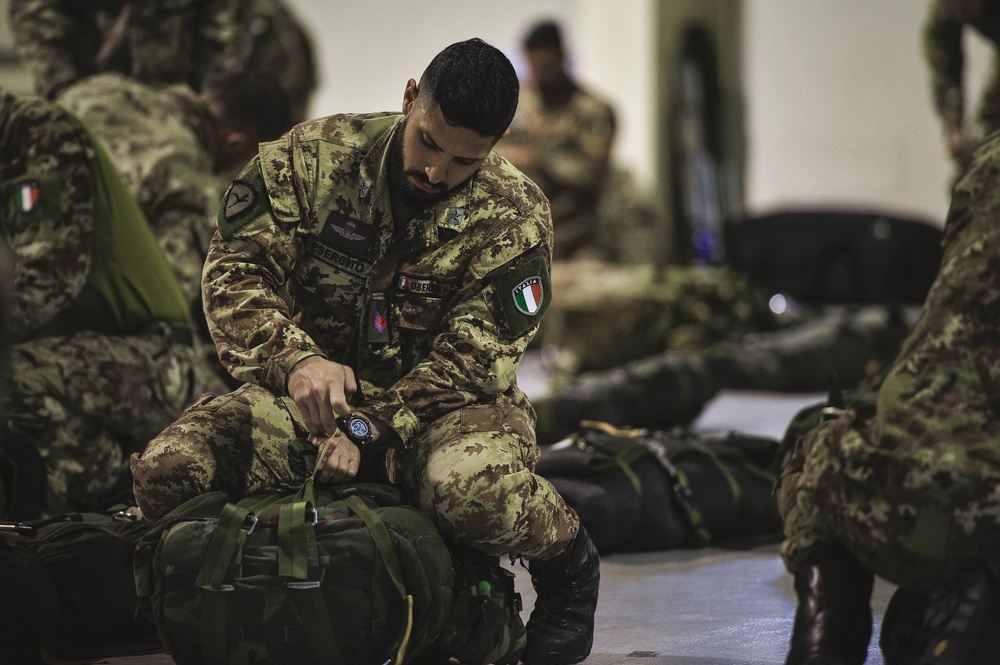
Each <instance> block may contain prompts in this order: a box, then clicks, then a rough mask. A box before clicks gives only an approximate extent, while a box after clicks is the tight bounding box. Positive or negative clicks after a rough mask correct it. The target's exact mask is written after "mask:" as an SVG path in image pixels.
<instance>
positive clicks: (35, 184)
mask: <svg viewBox="0 0 1000 665" xmlns="http://www.w3.org/2000/svg"><path fill="white" fill-rule="evenodd" d="M0 197H2V198H3V205H5V206H6V208H7V210H8V211H9V214H10V217H11V219H18V218H24V219H56V218H58V217H59V215H60V212H61V210H62V200H61V199H60V187H59V178H58V176H55V175H53V174H51V173H46V174H41V175H26V176H21V177H19V178H15V179H13V180H10V181H7V182H5V183H3V184H2V185H0Z"/></svg>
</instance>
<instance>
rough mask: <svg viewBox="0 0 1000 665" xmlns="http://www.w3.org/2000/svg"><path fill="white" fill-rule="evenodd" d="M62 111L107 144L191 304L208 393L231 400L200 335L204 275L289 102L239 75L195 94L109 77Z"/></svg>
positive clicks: (93, 82) (68, 96)
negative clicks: (225, 212)
mask: <svg viewBox="0 0 1000 665" xmlns="http://www.w3.org/2000/svg"><path fill="white" fill-rule="evenodd" d="M57 101H58V103H59V104H61V105H63V106H65V107H66V108H67V109H69V110H70V111H71V112H72V113H73V114H74V115H75V116H76V117H77V118H79V119H80V120H81V121H83V123H84V124H85V125H86V126H87V128H88V129H89V130H90V131H91V132H93V133H94V135H95V136H96V137H97V138H98V139H99V140H100V141H101V143H102V144H103V145H104V147H105V149H106V150H107V151H108V153H109V155H110V156H111V158H112V160H113V161H114V163H115V166H117V167H118V170H119V172H120V173H121V174H122V177H123V179H124V181H125V184H126V185H128V187H129V190H131V192H132V194H133V195H134V196H135V198H136V200H137V201H138V202H139V206H140V207H141V208H142V211H143V212H144V213H145V215H146V219H147V220H148V221H149V223H150V224H151V225H152V227H153V232H154V233H155V234H156V237H157V239H158V240H159V241H160V245H161V246H162V247H163V249H164V250H165V251H166V253H167V256H168V258H169V259H170V263H171V265H172V266H173V268H174V272H175V273H176V274H177V275H178V277H179V279H180V282H181V286H182V287H183V289H184V295H185V297H186V298H187V299H188V302H189V303H191V313H192V318H193V319H194V321H195V322H196V327H197V330H198V331H199V334H198V335H196V336H195V344H196V347H197V348H198V349H199V353H198V357H199V359H200V360H201V361H202V362H201V363H200V368H201V372H200V373H199V374H200V379H201V380H202V381H203V382H204V383H203V386H202V387H203V389H204V390H207V391H210V392H215V393H221V392H227V391H228V390H229V388H232V387H235V386H234V385H229V386H228V387H227V383H228V382H229V375H228V373H227V372H226V371H225V370H224V368H223V367H222V366H221V364H220V363H219V360H218V355H217V354H216V352H215V344H214V343H213V342H212V340H211V338H210V336H209V335H208V329H207V328H206V327H205V325H204V314H203V311H202V310H203V308H202V298H201V271H202V267H203V266H204V265H205V257H206V256H207V255H208V243H209V241H210V240H211V237H212V233H213V232H214V231H215V219H216V217H217V215H218V211H219V201H220V200H221V199H222V195H223V194H224V193H225V189H226V187H227V186H228V183H229V182H231V181H232V178H233V176H234V175H236V173H237V172H238V169H241V168H242V167H243V165H245V164H246V163H247V161H248V160H249V159H250V158H252V157H253V156H254V155H255V154H256V153H257V144H258V143H259V142H260V141H269V140H273V139H275V138H277V137H278V136H280V135H281V134H282V133H284V132H285V131H287V130H288V128H289V127H290V126H291V124H292V123H291V119H290V104H289V100H288V98H287V95H284V94H282V90H281V88H279V87H278V86H277V85H276V84H274V83H273V82H271V80H270V79H264V78H261V77H255V76H244V75H239V74H228V75H225V76H222V77H219V78H217V79H215V80H214V81H213V82H211V83H210V84H209V85H208V86H207V87H206V89H205V90H204V91H202V92H201V93H195V92H194V91H193V90H192V89H191V88H190V87H189V86H187V85H184V84H178V85H174V86H167V87H154V86H150V85H147V84H145V83H143V82H142V81H139V80H138V79H133V78H130V77H128V76H124V75H122V74H117V73H107V74H96V75H94V76H89V77H87V78H85V79H82V80H81V81H78V82H76V83H74V84H73V85H71V86H70V87H68V88H66V89H65V90H64V91H63V92H62V93H61V94H60V95H59V96H58V98H57ZM234 170H236V171H235V172H234Z"/></svg>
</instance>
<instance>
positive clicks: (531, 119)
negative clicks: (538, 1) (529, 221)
mask: <svg viewBox="0 0 1000 665" xmlns="http://www.w3.org/2000/svg"><path fill="white" fill-rule="evenodd" d="M524 52H525V55H526V57H527V61H528V66H529V68H530V71H531V77H530V79H529V80H527V81H525V82H524V83H523V84H522V86H521V100H520V102H519V104H518V110H517V115H516V116H515V117H514V122H513V123H511V127H510V134H509V135H508V136H507V137H506V138H504V139H503V140H502V141H500V143H498V144H497V152H499V153H500V154H502V155H503V156H504V157H506V158H507V159H509V160H510V161H511V163H512V164H514V166H516V167H517V168H518V169H520V170H521V171H523V172H524V174H525V175H527V176H528V177H529V178H531V179H532V180H533V181H534V182H535V183H536V184H537V185H538V186H539V187H541V188H542V191H543V192H544V193H545V196H547V197H548V199H549V201H550V203H551V205H552V225H553V229H554V231H555V243H554V245H553V252H554V253H553V258H554V259H557V260H558V259H568V258H580V257H584V256H585V257H588V258H601V259H605V258H613V257H614V253H613V252H609V251H606V248H602V247H600V246H598V245H596V244H595V241H596V240H597V239H598V238H599V237H600V234H599V233H597V228H596V227H597V209H598V202H599V200H600V196H601V192H602V191H603V185H604V182H605V181H606V179H607V177H608V173H609V164H610V160H611V148H612V145H613V142H614V137H615V113H614V109H613V108H612V107H611V105H610V104H608V103H607V102H606V101H604V100H603V99H601V98H600V97H598V96H597V95H596V94H594V93H593V92H592V91H590V90H588V89H587V88H585V87H583V86H582V85H580V83H579V82H578V81H576V80H574V79H573V77H572V76H571V75H570V73H569V71H568V69H567V62H566V52H565V50H564V49H563V43H562V35H561V32H560V29H559V26H558V25H556V24H555V23H552V22H548V21H547V22H544V23H540V24H538V25H537V26H535V27H534V28H533V29H532V30H531V31H530V32H529V34H528V35H527V37H525V40H524Z"/></svg>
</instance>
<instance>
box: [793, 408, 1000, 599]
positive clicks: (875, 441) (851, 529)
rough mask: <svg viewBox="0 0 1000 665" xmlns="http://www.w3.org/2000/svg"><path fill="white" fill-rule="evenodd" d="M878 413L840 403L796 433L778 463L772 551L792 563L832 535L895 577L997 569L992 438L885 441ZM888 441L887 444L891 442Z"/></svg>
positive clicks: (998, 521) (998, 459)
mask: <svg viewBox="0 0 1000 665" xmlns="http://www.w3.org/2000/svg"><path fill="white" fill-rule="evenodd" d="M880 425H881V423H880V422H879V418H878V416H877V415H874V414H872V413H869V414H867V415H865V414H861V413H859V412H857V411H852V410H848V411H844V412H843V413H842V414H841V415H840V416H839V417H838V418H836V419H834V420H828V421H825V422H823V423H821V424H820V425H818V426H817V427H815V428H813V429H812V430H810V431H808V433H807V434H805V435H804V436H803V437H801V438H800V439H799V440H798V442H797V444H796V447H795V449H794V452H793V453H792V455H791V456H790V458H789V459H788V461H787V462H786V463H785V465H784V469H783V473H782V477H781V481H780V509H781V514H782V518H783V520H784V530H785V541H784V542H783V543H782V546H781V555H782V558H783V559H784V561H785V564H786V566H787V568H788V569H789V570H790V571H794V570H795V568H796V566H797V564H798V562H799V561H800V560H801V557H802V556H803V555H804V554H805V553H806V551H807V550H808V549H809V548H810V547H811V546H813V545H815V544H817V543H821V542H833V541H835V542H839V543H842V544H843V545H844V546H846V547H847V548H848V549H849V550H850V551H851V552H852V553H853V554H854V555H855V556H856V557H857V558H858V559H859V560H860V561H861V563H862V564H863V565H865V566H866V567H867V568H868V569H869V570H871V571H872V572H874V573H875V574H877V575H880V576H882V577H884V578H886V579H888V580H890V581H892V582H895V583H896V584H901V585H912V584H916V583H919V582H927V581H929V580H940V579H945V578H946V577H947V576H948V574H949V573H950V572H953V571H954V570H955V569H956V568H957V567H959V566H961V565H962V564H963V563H966V562H969V561H976V562H978V563H986V564H987V565H988V566H990V568H991V569H992V572H993V573H994V574H997V573H1000V557H998V554H1000V489H998V488H1000V446H998V445H997V443H998V442H997V441H996V440H989V439H988V438H987V437H981V438H980V440H979V442H978V443H972V444H970V445H967V446H964V445H963V446H962V447H961V448H959V447H957V446H955V445H930V443H931V441H933V439H935V438H941V437H943V438H944V439H946V440H951V441H955V440H956V439H960V433H955V434H956V436H954V437H952V436H950V435H949V432H947V431H942V432H932V433H918V430H917V428H914V429H913V436H912V437H909V438H906V439H902V440H894V439H892V438H890V437H884V436H879V435H878V431H879V429H880ZM890 442H891V443H890Z"/></svg>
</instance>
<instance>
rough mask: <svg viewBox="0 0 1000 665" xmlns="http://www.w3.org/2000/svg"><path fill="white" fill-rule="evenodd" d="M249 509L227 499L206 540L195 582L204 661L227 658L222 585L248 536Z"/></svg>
mask: <svg viewBox="0 0 1000 665" xmlns="http://www.w3.org/2000/svg"><path fill="white" fill-rule="evenodd" d="M250 514H251V513H250V509H249V508H246V507H245V506H237V505H236V504H233V503H227V504H226V505H225V506H224V507H223V509H222V514H221V515H220V516H219V523H218V525H217V526H216V528H215V532H214V533H213V534H212V538H211V540H209V543H208V550H207V551H206V553H205V560H204V562H202V564H201V569H200V570H199V571H198V577H197V579H196V580H195V585H196V586H198V587H199V588H200V589H201V591H200V593H201V596H202V608H203V611H204V615H203V616H202V621H201V652H202V656H203V658H204V659H205V662H206V663H225V662H226V661H227V660H228V657H229V656H228V654H229V645H228V643H227V634H226V633H227V630H226V623H227V619H226V614H227V609H228V604H229V592H228V591H224V590H223V589H222V583H223V581H224V580H225V576H226V571H227V570H228V569H229V566H230V564H232V563H238V562H239V560H240V558H241V557H242V554H243V544H244V543H245V542H246V539H247V530H246V528H245V527H244V523H245V522H246V519H247V517H249V516H250Z"/></svg>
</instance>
